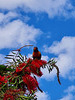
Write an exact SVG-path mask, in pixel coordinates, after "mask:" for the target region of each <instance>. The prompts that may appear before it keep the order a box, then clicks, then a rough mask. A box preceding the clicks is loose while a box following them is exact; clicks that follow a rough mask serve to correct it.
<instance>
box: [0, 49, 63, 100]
mask: <svg viewBox="0 0 75 100" xmlns="http://www.w3.org/2000/svg"><path fill="white" fill-rule="evenodd" d="M20 49H21V48H20ZM20 49H17V51H16V52H15V51H12V55H7V56H6V57H5V58H7V59H11V60H9V61H7V64H6V65H0V100H10V99H11V100H37V98H36V95H35V92H36V91H37V90H39V91H40V92H43V91H42V90H41V89H40V87H39V84H38V81H37V79H36V76H38V77H41V76H42V75H43V73H42V72H41V70H40V68H47V69H48V71H49V73H50V72H51V71H52V70H53V68H56V70H57V78H58V82H59V84H61V83H60V80H59V68H58V67H57V66H56V62H55V60H54V59H50V60H49V61H48V62H47V61H45V60H38V59H31V58H27V57H26V56H23V55H21V53H20Z"/></svg>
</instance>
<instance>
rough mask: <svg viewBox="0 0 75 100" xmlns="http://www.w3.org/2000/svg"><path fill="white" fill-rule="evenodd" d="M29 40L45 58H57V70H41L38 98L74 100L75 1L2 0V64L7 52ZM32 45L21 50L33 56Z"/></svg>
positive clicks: (0, 24) (0, 16)
mask: <svg viewBox="0 0 75 100" xmlns="http://www.w3.org/2000/svg"><path fill="white" fill-rule="evenodd" d="M26 44H33V45H34V46H37V47H38V48H39V51H40V52H41V53H42V59H45V60H49V59H50V58H56V60H57V65H58V66H59V69H60V80H61V86H60V85H59V84H58V82H57V77H56V70H55V69H54V70H53V71H52V72H51V73H50V74H49V73H48V71H47V69H45V70H42V72H43V76H42V77H41V79H38V80H39V85H40V87H41V89H42V90H43V91H44V93H43V94H41V93H40V92H37V95H38V100H41V99H43V100H75V1H74V0H0V64H3V63H5V61H6V60H5V59H4V57H5V55H7V54H9V53H10V51H11V50H13V49H17V48H20V47H21V46H23V45H26ZM32 52H33V47H29V48H23V49H22V51H21V53H22V54H23V55H26V56H28V57H31V54H32Z"/></svg>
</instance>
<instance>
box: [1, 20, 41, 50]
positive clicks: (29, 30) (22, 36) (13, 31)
mask: <svg viewBox="0 0 75 100" xmlns="http://www.w3.org/2000/svg"><path fill="white" fill-rule="evenodd" d="M41 33H42V32H41V31H40V30H39V29H36V28H34V27H33V26H29V25H28V24H25V23H23V22H22V21H20V20H15V21H12V22H9V23H8V24H7V25H5V26H4V27H0V49H2V48H16V47H18V46H19V47H20V46H23V45H25V44H29V43H30V44H31V43H32V42H36V41H35V39H36V37H37V36H38V35H40V34H41Z"/></svg>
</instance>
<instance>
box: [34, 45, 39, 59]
mask: <svg viewBox="0 0 75 100" xmlns="http://www.w3.org/2000/svg"><path fill="white" fill-rule="evenodd" d="M34 59H38V60H41V52H40V51H39V50H38V48H37V47H34V49H33V60H34Z"/></svg>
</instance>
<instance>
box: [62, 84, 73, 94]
mask: <svg viewBox="0 0 75 100" xmlns="http://www.w3.org/2000/svg"><path fill="white" fill-rule="evenodd" d="M64 92H65V93H68V94H69V93H72V92H75V86H74V85H72V86H69V87H68V88H67V89H66V90H65V91H64Z"/></svg>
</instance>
